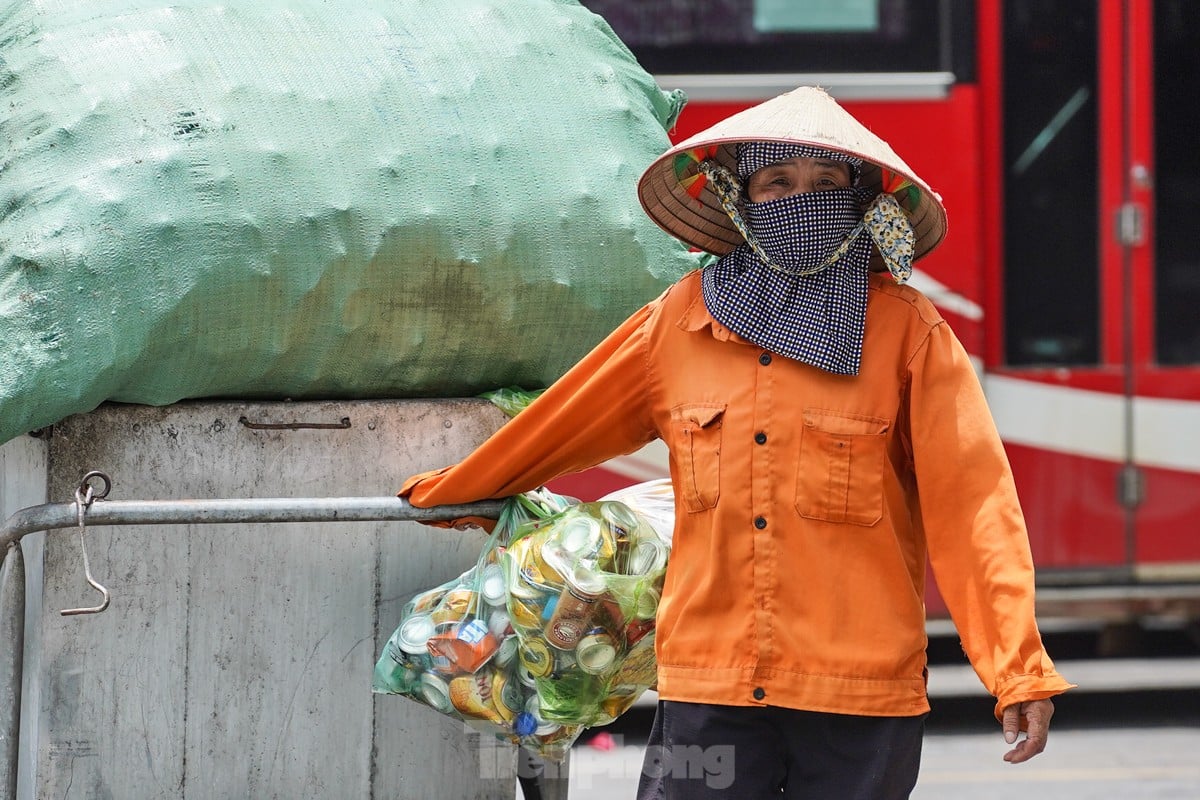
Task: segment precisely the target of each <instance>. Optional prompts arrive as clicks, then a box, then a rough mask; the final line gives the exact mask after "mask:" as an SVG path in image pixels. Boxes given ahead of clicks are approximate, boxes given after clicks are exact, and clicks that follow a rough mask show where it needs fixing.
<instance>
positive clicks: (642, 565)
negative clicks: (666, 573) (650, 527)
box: [626, 536, 667, 575]
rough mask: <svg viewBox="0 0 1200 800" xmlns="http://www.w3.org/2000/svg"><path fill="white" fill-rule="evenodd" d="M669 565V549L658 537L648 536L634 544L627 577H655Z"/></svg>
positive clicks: (630, 554)
mask: <svg viewBox="0 0 1200 800" xmlns="http://www.w3.org/2000/svg"><path fill="white" fill-rule="evenodd" d="M666 565H667V547H666V545H664V544H663V543H662V542H661V541H660V540H659V539H658V538H657V537H654V536H646V537H643V538H641V539H638V540H637V542H635V543H634V544H633V548H632V550H631V551H630V553H629V560H628V567H627V569H626V574H627V575H653V574H654V573H656V572H658V571H659V570H661V569H662V568H663V567H665V566H666Z"/></svg>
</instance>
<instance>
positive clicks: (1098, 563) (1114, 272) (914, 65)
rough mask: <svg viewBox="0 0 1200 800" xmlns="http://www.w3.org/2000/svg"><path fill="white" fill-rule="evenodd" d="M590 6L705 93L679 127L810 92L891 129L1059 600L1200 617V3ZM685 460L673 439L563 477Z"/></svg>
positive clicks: (877, 0)
mask: <svg viewBox="0 0 1200 800" xmlns="http://www.w3.org/2000/svg"><path fill="white" fill-rule="evenodd" d="M584 4H585V5H587V6H588V7H589V8H591V9H592V10H593V11H595V12H597V13H599V14H601V15H602V16H604V17H605V19H606V20H608V22H609V23H610V24H611V25H612V27H613V29H614V30H615V31H616V33H617V34H618V35H619V36H620V37H621V38H622V40H623V41H625V42H626V44H628V45H629V46H630V49H631V50H632V51H633V52H634V53H635V55H637V57H638V58H639V60H640V61H641V63H642V65H643V66H644V67H645V68H646V69H647V70H649V71H650V72H651V73H653V74H654V75H655V77H656V78H657V80H658V82H659V85H660V86H662V87H663V88H664V89H673V88H681V89H683V90H685V91H686V92H687V94H688V96H689V98H690V99H689V103H688V105H687V106H686V107H685V109H684V111H683V113H682V115H681V117H680V119H679V121H678V124H677V127H676V129H675V130H674V131H673V132H672V138H673V139H675V140H676V141H678V140H680V139H682V138H684V137H687V136H689V135H691V134H693V133H695V132H697V131H699V130H702V129H704V128H706V127H708V126H709V125H711V124H712V123H714V122H716V121H717V120H719V119H721V118H724V117H726V116H728V115H729V114H731V113H734V112H736V111H738V110H740V109H742V108H745V107H747V106H749V105H753V104H755V103H757V102H759V101H761V100H764V99H766V98H768V97H772V96H774V95H776V94H779V93H781V92H783V91H786V90H788V89H791V88H794V87H795V86H798V85H801V84H815V85H820V86H823V87H825V88H826V89H827V90H828V91H830V93H831V94H833V95H834V96H835V97H837V98H838V99H839V101H840V102H842V103H843V105H845V106H846V108H847V109H849V110H850V111H851V112H852V113H853V114H855V115H856V116H857V117H858V118H859V119H860V120H862V121H863V122H864V123H865V124H867V125H868V126H869V127H871V128H872V129H873V130H875V131H876V132H877V133H878V134H879V135H880V136H882V137H883V138H884V139H885V140H887V141H888V142H889V143H890V144H891V145H892V146H893V147H894V148H895V150H896V151H897V152H898V153H900V154H901V156H902V157H903V158H904V159H905V160H906V161H907V162H908V163H909V165H910V166H912V168H913V169H914V170H915V171H916V172H917V173H918V174H919V175H920V176H921V177H922V178H924V179H925V180H926V181H927V182H928V183H929V184H930V185H931V186H932V187H933V188H934V189H935V190H936V191H938V192H939V193H940V194H941V195H942V197H943V199H944V201H945V205H946V208H947V210H948V212H949V217H950V231H949V235H948V237H947V239H946V240H945V242H944V243H943V244H942V245H941V247H939V248H938V249H937V250H936V251H935V252H934V253H933V254H932V255H930V256H929V257H928V258H926V259H924V260H922V261H920V262H918V264H917V268H918V269H917V272H916V274H915V275H914V276H913V280H912V284H913V285H914V286H916V287H917V288H919V289H921V290H922V291H923V292H925V293H926V295H928V296H929V297H930V299H931V300H933V302H934V303H935V304H936V305H937V306H938V307H939V309H940V310H941V312H942V313H943V315H944V316H945V317H946V319H947V320H948V321H949V322H950V324H951V325H952V327H953V328H954V329H955V331H956V332H957V334H958V336H959V338H960V339H961V340H962V341H963V343H964V345H966V347H967V349H968V350H969V351H970V353H971V354H972V355H973V356H974V357H975V358H976V359H977V365H978V367H979V370H980V375H981V378H982V380H983V383H984V387H985V389H986V391H987V394H988V398H989V401H990V403H991V407H992V410H993V413H994V415H995V418H996V422H997V425H998V426H999V429H1000V432H1001V435H1002V436H1003V438H1004V441H1005V443H1006V445H1007V449H1008V454H1009V457H1010V459H1011V462H1012V465H1013V470H1014V472H1015V475H1016V480H1017V484H1018V489H1019V490H1020V493H1021V498H1022V503H1023V506H1024V509H1025V513H1026V517H1027V521H1028V525H1029V532H1030V537H1031V540H1032V544H1033V550H1034V556H1035V560H1036V562H1037V564H1038V567H1039V582H1040V586H1041V589H1040V593H1039V611H1040V613H1041V614H1042V615H1043V616H1060V615H1061V616H1076V617H1082V618H1090V619H1101V620H1108V621H1128V620H1136V619H1139V618H1141V617H1144V616H1167V617H1175V618H1181V619H1191V620H1193V621H1195V620H1197V619H1200V249H1198V248H1197V246H1196V244H1195V242H1194V241H1193V239H1192V231H1193V230H1194V229H1193V228H1192V223H1190V222H1189V220H1191V221H1193V222H1194V221H1195V220H1197V219H1200V147H1197V146H1196V145H1195V144H1194V138H1195V136H1196V135H1197V133H1198V132H1200V104H1198V103H1197V102H1196V101H1195V90H1194V87H1193V85H1192V81H1193V78H1194V76H1196V75H1200V3H1194V2H1191V0H1096V2H1087V1H1086V0H1082V1H1081V0H978V2H968V1H967V0H855V1H853V2H840V3H830V2H823V1H822V0H788V1H787V2H784V0H693V2H690V3H686V4H683V3H670V4H668V3H645V2H641V1H640V0H584ZM665 474H666V452H665V449H664V448H662V447H661V446H660V445H657V444H656V445H654V446H651V447H649V448H647V449H646V450H644V451H642V452H640V453H638V454H635V455H633V456H630V457H626V458H621V459H616V460H614V461H612V462H609V463H608V464H606V465H604V466H603V467H600V468H597V469H594V470H590V471H589V472H587V473H582V474H580V475H577V476H569V477H567V478H564V479H561V480H560V481H559V482H557V483H556V484H555V488H558V489H559V490H560V491H564V492H568V493H571V494H575V495H576V496H580V497H583V498H585V499H588V498H593V497H596V496H599V495H601V494H603V493H604V492H606V491H608V490H610V489H613V488H616V487H617V486H621V485H626V484H629V483H632V482H637V481H640V480H645V479H648V478H651V477H660V476H663V475H665ZM929 608H930V612H931V614H932V615H935V616H936V615H942V614H944V607H943V606H942V604H941V602H940V599H939V598H938V597H937V596H936V591H931V593H930V597H929Z"/></svg>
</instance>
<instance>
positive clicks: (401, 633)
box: [396, 614, 434, 655]
mask: <svg viewBox="0 0 1200 800" xmlns="http://www.w3.org/2000/svg"><path fill="white" fill-rule="evenodd" d="M433 634H434V623H433V619H432V618H431V617H430V616H429V615H428V614H413V615H412V616H410V617H408V619H406V620H404V622H402V623H400V629H399V630H398V631H396V640H397V641H396V643H397V644H399V645H400V649H401V650H402V651H404V652H405V653H407V654H409V655H428V653H429V639H430V637H432V636H433Z"/></svg>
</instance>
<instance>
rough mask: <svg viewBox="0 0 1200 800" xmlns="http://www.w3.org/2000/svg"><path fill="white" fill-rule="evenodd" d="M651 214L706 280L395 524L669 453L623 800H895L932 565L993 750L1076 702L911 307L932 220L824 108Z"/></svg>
mask: <svg viewBox="0 0 1200 800" xmlns="http://www.w3.org/2000/svg"><path fill="white" fill-rule="evenodd" d="M638 192H639V197H640V198H641V201H642V204H643V207H644V208H645V210H646V211H647V213H648V214H649V215H650V216H651V217H652V218H653V219H654V220H655V221H656V222H657V223H658V224H659V225H660V226H662V227H663V228H664V229H666V230H667V231H669V232H671V233H672V234H673V235H675V236H677V237H679V238H680V239H682V240H683V241H684V242H687V243H688V244H690V245H693V246H695V247H698V248H701V249H704V250H707V251H709V252H711V253H713V254H715V255H718V256H720V258H719V259H718V260H717V261H715V262H714V263H712V264H711V265H709V266H707V267H705V268H704V269H702V270H698V271H696V272H693V273H691V274H689V275H687V276H685V277H683V278H682V279H681V280H680V281H679V282H678V283H676V284H675V285H674V286H672V287H671V288H669V289H668V290H667V291H666V292H665V293H664V294H663V295H662V296H661V297H659V298H658V299H657V300H655V301H654V302H652V303H650V304H648V305H647V306H646V307H644V308H642V309H641V310H639V311H638V312H636V313H635V314H634V315H633V316H631V317H630V318H629V319H628V320H626V321H625V322H624V323H623V324H622V325H621V326H620V327H619V328H618V329H617V330H616V331H615V332H614V333H613V334H612V335H610V336H609V337H608V338H607V339H606V340H605V341H604V342H602V343H601V344H600V345H599V346H597V348H596V349H595V350H593V351H592V352H591V353H590V354H589V355H588V356H586V357H585V358H584V359H583V360H582V361H581V362H580V363H579V364H578V365H577V366H575V367H574V368H573V369H572V370H570V371H569V372H568V373H567V374H566V375H564V376H563V377H562V378H561V379H560V380H559V381H557V382H556V383H555V384H554V385H553V386H552V387H550V388H549V389H548V390H547V391H546V392H545V393H544V394H543V395H542V396H541V397H540V398H539V399H538V400H537V401H535V402H534V403H533V404H532V405H531V406H530V407H529V408H528V409H527V410H525V411H523V412H522V413H521V414H520V415H518V416H517V417H516V418H515V419H514V420H512V421H511V422H510V423H508V424H507V425H505V426H504V427H503V428H502V429H501V430H500V431H498V432H497V433H496V434H495V435H494V436H493V437H492V438H490V439H489V440H488V441H487V442H485V443H484V444H483V445H482V446H481V447H480V448H479V449H478V450H477V451H476V452H475V453H473V454H472V455H471V456H469V457H468V458H467V459H466V460H464V461H463V462H462V463H460V464H458V465H455V466H453V467H448V468H445V469H442V470H438V471H435V472H431V473H425V474H422V475H418V476H414V477H412V478H410V479H409V480H408V481H407V482H406V483H405V484H404V486H403V488H402V489H401V492H400V494H401V496H405V497H408V498H409V499H410V500H411V502H413V504H414V505H418V506H429V505H440V504H449V503H460V502H470V501H475V500H480V499H484V498H491V497H503V496H507V495H511V494H514V493H518V492H521V491H526V490H529V489H532V488H535V487H537V486H539V485H541V484H543V483H545V482H546V481H548V480H550V479H552V478H554V477H556V476H558V475H561V474H564V473H568V472H573V471H577V470H581V469H585V468H587V467H590V466H592V465H594V464H597V463H600V462H601V461H604V460H606V459H608V458H610V457H613V456H616V455H619V454H622V453H626V452H630V451H632V450H634V449H636V448H637V447H639V446H641V445H643V444H644V443H646V442H648V441H650V440H652V439H654V438H662V439H663V440H664V441H665V443H666V444H667V446H668V449H669V451H670V454H671V459H670V468H671V478H672V482H673V484H674V487H675V494H676V512H677V513H676V527H675V532H674V538H673V550H672V554H671V560H670V564H669V567H668V572H667V578H666V584H665V587H664V592H663V596H662V601H661V603H660V605H659V611H658V617H657V625H658V628H657V630H658V633H657V637H658V638H657V655H658V663H659V680H658V690H659V697H660V703H659V708H658V713H657V715H656V719H655V725H654V730H653V733H652V738H651V742H650V746H649V747H648V748H647V755H646V764H645V768H644V770H643V772H644V775H643V780H642V784H641V787H640V789H639V796H640V797H643V798H651V797H668V798H669V797H680V798H682V797H686V798H707V797H735V798H754V797H766V796H772V797H775V796H779V794H780V793H781V792H782V793H783V795H784V796H785V797H788V798H827V797H828V798H833V797H836V798H862V799H863V800H868V799H869V800H880V799H881V798H903V797H908V795H909V793H910V791H911V789H912V787H913V785H914V784H915V781H916V777H917V770H918V767H919V762H920V744H921V736H922V732H923V723H924V716H925V714H926V713H927V712H928V710H929V706H928V701H927V698H926V692H925V676H926V670H925V645H926V639H925V618H924V607H923V604H922V598H923V596H924V580H925V564H926V558H927V556H928V558H929V560H930V561H931V562H932V564H933V568H934V572H935V575H936V576H937V578H938V583H939V587H940V589H941V591H942V595H943V597H944V598H945V600H946V602H947V605H948V607H949V608H950V611H951V613H952V615H953V617H954V619H955V621H956V623H957V625H958V628H959V632H960V635H961V637H962V641H963V646H964V649H965V650H966V652H967V654H968V656H969V657H970V659H971V661H972V664H973V665H974V667H975V669H976V671H977V672H978V674H979V676H980V678H981V679H982V680H983V682H984V684H985V686H987V688H988V690H989V691H990V692H992V694H994V695H995V696H996V698H997V703H996V714H997V718H998V719H999V720H1001V722H1002V724H1003V729H1004V732H1005V737H1006V739H1007V740H1008V741H1009V742H1010V743H1013V742H1015V740H1016V731H1017V729H1018V727H1019V726H1021V725H1025V726H1027V728H1028V735H1027V738H1026V739H1025V740H1023V741H1022V742H1020V743H1019V744H1017V745H1016V747H1014V748H1013V750H1011V751H1010V752H1009V753H1008V754H1006V756H1005V758H1006V760H1008V761H1011V762H1019V761H1024V760H1027V759H1028V758H1031V757H1032V756H1034V755H1036V754H1037V753H1038V752H1040V751H1041V749H1042V748H1043V747H1044V746H1045V739H1046V734H1047V725H1048V722H1049V718H1050V715H1051V713H1052V711H1053V706H1052V705H1051V701H1050V700H1049V698H1050V697H1051V696H1053V695H1056V694H1058V693H1060V692H1062V691H1065V690H1066V689H1068V688H1070V684H1068V683H1067V682H1066V681H1065V680H1063V679H1062V677H1061V676H1059V675H1058V674H1057V672H1055V670H1054V666H1053V664H1052V663H1051V660H1050V658H1049V657H1048V656H1047V655H1046V653H1045V651H1044V649H1043V647H1042V644H1041V640H1040V635H1039V633H1038V630H1037V625H1036V623H1035V620H1034V615H1033V567H1032V562H1031V557H1030V552H1029V545H1028V539H1027V535H1026V531H1025V527H1024V521H1023V519H1022V516H1021V512H1020V507H1019V505H1018V502H1017V497H1016V493H1015V489H1014V486H1013V482H1012V477H1011V474H1010V471H1009V467H1008V463H1007V460H1006V458H1005V455H1004V451H1003V447H1002V445H1001V443H1000V440H999V437H998V435H997V433H996V430H995V426H994V424H993V423H992V420H991V417H990V414H989V412H988V410H987V406H986V404H985V401H984V398H983V394H982V391H981V389H980V386H979V382H978V380H977V378H976V375H975V372H974V370H973V368H972V366H971V364H970V361H969V359H968V357H967V355H966V353H965V351H964V350H963V348H962V346H961V345H960V344H959V342H958V340H957V339H956V338H955V337H954V334H953V333H952V332H951V331H950V329H949V327H948V326H947V325H946V323H945V321H944V320H942V319H941V317H940V315H939V314H938V312H937V310H936V309H935V308H934V307H933V306H932V304H930V303H929V302H928V300H926V299H925V298H924V297H923V296H921V295H920V294H919V293H918V292H916V291H915V290H913V289H911V288H909V287H907V286H904V285H903V281H904V280H906V279H907V277H908V275H909V274H910V272H911V268H912V266H911V265H912V261H913V260H914V259H916V258H920V257H921V256H923V255H925V254H926V253H928V252H929V251H930V250H932V249H933V248H934V247H935V246H936V245H937V244H938V243H939V242H940V241H941V239H942V238H943V237H944V235H945V231H946V217H945V211H944V209H943V208H942V205H941V203H940V201H939V199H938V197H937V196H936V195H935V194H934V193H933V192H932V191H931V190H930V189H929V188H928V187H927V186H926V185H925V184H924V183H923V182H922V181H921V180H920V179H919V178H917V177H916V175H915V174H914V173H913V172H912V170H911V169H909V168H908V166H907V165H906V164H905V163H904V162H903V161H902V160H900V159H899V157H897V156H896V155H895V153H893V152H892V150H891V148H890V147H888V146H887V144H886V143H884V142H883V141H882V140H880V139H879V138H878V137H876V136H874V135H873V134H872V133H870V132H869V131H868V130H866V129H865V128H864V127H863V126H862V125H861V124H859V123H858V122H857V121H856V120H855V119H854V118H853V117H851V116H850V115H849V114H848V113H846V112H845V111H844V110H843V109H842V108H841V107H840V106H838V105H837V103H835V102H834V101H833V100H832V99H831V98H830V97H829V96H828V95H826V94H825V93H824V92H822V91H821V90H819V89H813V88H807V87H802V88H800V89H797V90H795V91H793V92H790V93H788V94H785V95H781V96H780V97H777V98H774V99H773V100H769V101H767V102H765V103H763V104H761V105H759V106H755V107H754V108H751V109H748V110H746V111H744V112H742V113H740V114H737V115H735V116H733V117H730V118H729V119H727V120H725V121H723V122H721V123H718V124H717V125H715V126H713V127H712V128H710V129H709V130H707V131H705V132H703V133H700V134H698V135H696V136H694V137H692V138H691V139H689V140H687V141H685V142H683V143H681V144H679V145H678V146H676V147H673V148H671V149H670V150H669V151H667V153H665V154H664V155H663V156H662V157H660V158H659V159H658V160H656V161H655V162H654V163H653V164H652V165H651V166H650V167H649V168H648V169H647V171H646V172H645V174H644V175H643V176H642V178H641V181H640V182H639V187H638Z"/></svg>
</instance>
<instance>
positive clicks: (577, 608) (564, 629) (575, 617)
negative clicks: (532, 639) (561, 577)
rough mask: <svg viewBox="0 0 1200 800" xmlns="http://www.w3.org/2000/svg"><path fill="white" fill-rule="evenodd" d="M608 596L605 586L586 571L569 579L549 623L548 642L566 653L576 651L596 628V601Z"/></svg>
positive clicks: (547, 625)
mask: <svg viewBox="0 0 1200 800" xmlns="http://www.w3.org/2000/svg"><path fill="white" fill-rule="evenodd" d="M603 593H604V583H603V581H602V580H597V579H596V578H595V577H593V576H591V575H588V574H586V573H585V572H584V571H582V570H576V572H575V573H574V574H573V575H572V576H571V577H570V579H568V580H567V585H566V587H565V588H564V589H563V591H562V592H561V593H560V594H559V596H558V600H557V602H556V603H555V605H554V612H553V614H551V616H550V620H549V621H548V622H547V623H546V639H547V641H549V642H550V644H552V645H554V646H555V647H557V648H559V649H562V650H572V649H574V648H575V646H576V645H578V644H579V640H580V639H581V638H583V635H584V634H585V633H586V632H587V631H588V630H589V629H590V628H591V627H592V626H591V624H590V622H591V619H592V615H593V614H595V612H596V601H597V600H599V599H600V596H601V595H602V594H603Z"/></svg>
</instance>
